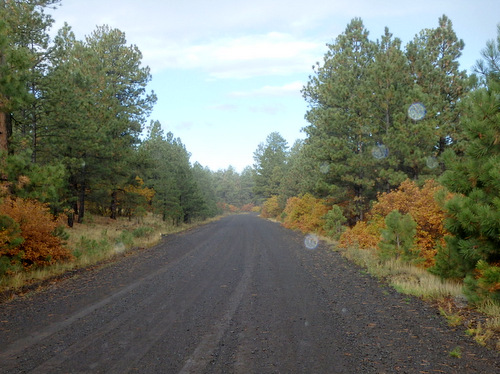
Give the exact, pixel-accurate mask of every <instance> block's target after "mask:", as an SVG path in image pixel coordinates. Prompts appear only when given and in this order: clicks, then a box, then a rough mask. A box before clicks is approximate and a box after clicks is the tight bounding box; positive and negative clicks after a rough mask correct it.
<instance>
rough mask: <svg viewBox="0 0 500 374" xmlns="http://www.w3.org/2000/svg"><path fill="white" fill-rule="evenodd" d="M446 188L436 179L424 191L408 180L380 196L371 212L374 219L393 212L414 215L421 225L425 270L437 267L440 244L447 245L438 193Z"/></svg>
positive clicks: (418, 227)
mask: <svg viewBox="0 0 500 374" xmlns="http://www.w3.org/2000/svg"><path fill="white" fill-rule="evenodd" d="M442 189H443V187H442V186H440V185H439V184H438V183H437V182H436V181H434V180H428V181H427V182H426V183H425V184H424V186H423V187H422V188H419V187H418V186H417V185H416V183H415V182H412V181H410V180H406V181H404V182H403V183H401V185H400V186H399V187H398V189H396V190H394V191H391V192H389V193H383V194H380V195H379V196H378V200H377V202H376V203H375V204H374V206H373V208H372V210H371V211H370V215H371V216H382V217H385V216H387V215H388V214H389V213H390V212H392V211H393V210H399V211H400V212H401V213H402V214H407V213H409V214H410V215H411V216H412V218H413V219H414V220H415V222H416V223H417V246H418V249H419V251H420V257H421V258H422V259H424V266H425V267H430V266H432V265H434V261H435V260H434V257H435V255H436V245H437V244H441V245H443V246H444V245H445V242H444V236H445V235H446V234H447V232H446V230H445V229H444V226H443V221H444V217H445V214H444V211H443V209H442V208H441V207H440V205H439V204H438V202H437V201H436V199H435V195H436V193H437V192H439V191H441V190H442Z"/></svg>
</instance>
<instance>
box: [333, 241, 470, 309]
mask: <svg viewBox="0 0 500 374" xmlns="http://www.w3.org/2000/svg"><path fill="white" fill-rule="evenodd" d="M340 252H341V253H342V254H343V255H344V256H345V257H346V258H347V259H349V260H350V261H352V262H354V263H356V264H357V265H359V266H361V267H363V268H366V269H367V270H368V272H369V273H370V274H372V275H374V276H375V277H377V278H381V279H385V280H387V282H388V283H389V284H390V285H391V286H392V287H394V288H395V289H396V290H397V291H398V292H400V293H403V294H406V295H413V296H417V297H421V298H423V299H429V300H439V299H443V298H446V297H455V296H460V295H462V285H461V284H460V283H457V282H452V281H446V280H442V279H441V278H439V277H438V276H435V275H434V274H431V273H429V272H428V271H427V270H425V269H422V268H419V267H416V266H414V265H411V264H408V263H405V262H403V261H401V260H397V259H390V260H387V261H381V260H380V259H379V257H378V255H377V253H376V251H375V250H370V249H359V248H349V249H345V250H344V249H342V250H340Z"/></svg>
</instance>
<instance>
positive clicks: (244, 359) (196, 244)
mask: <svg viewBox="0 0 500 374" xmlns="http://www.w3.org/2000/svg"><path fill="white" fill-rule="evenodd" d="M452 351H454V352H460V356H461V357H454V356H453V355H451V354H450V352H452ZM0 363H1V364H0V373H30V372H33V373H127V372H130V373H134V372H136V373H499V372H500V360H499V354H498V353H497V352H496V351H493V350H489V349H487V348H484V347H481V346H479V345H477V344H476V343H475V342H474V341H473V340H472V339H471V338H470V337H468V336H466V335H465V331H464V329H463V328H461V327H459V328H451V327H449V326H448V325H447V323H446V321H445V320H444V318H443V317H441V316H440V315H439V312H438V311H437V310H436V309H435V308H433V307H431V306H429V305H428V304H425V303H424V302H422V301H421V300H419V299H417V298H410V297H408V296H405V295H400V294H398V293H396V292H395V291H394V290H393V289H391V288H390V287H388V286H386V285H384V284H383V283H381V282H379V281H378V280H376V279H374V278H372V277H370V276H369V275H367V274H365V273H364V271H363V270H362V269H359V268H357V267H355V266H353V265H352V264H350V263H348V262H347V261H345V260H344V259H343V258H342V257H341V256H340V255H339V254H338V253H336V252H333V251H332V250H331V249H330V248H329V247H328V246H327V245H325V244H322V243H320V244H319V245H318V246H317V247H316V248H314V249H312V250H311V249H307V248H306V246H305V245H304V236H303V235H301V234H298V233H295V232H292V231H290V230H287V229H284V228H282V227H281V226H280V225H279V224H277V223H273V222H269V221H266V220H263V219H260V218H258V217H256V216H254V215H237V216H230V217H226V218H224V219H222V220H220V221H217V222H213V223H210V224H207V225H204V226H200V227H198V228H196V229H193V230H191V231H189V232H186V233H180V234H175V235H171V236H168V237H167V238H165V239H164V240H163V241H162V243H160V244H159V245H158V246H156V247H153V248H151V249H148V250H144V251H136V252H134V253H132V254H131V255H129V256H124V257H121V258H119V259H118V260H117V261H116V262H114V263H112V264H107V265H106V266H104V267H98V268H93V269H91V270H89V271H85V272H79V273H77V274H75V275H74V276H73V277H71V278H69V279H61V280H59V281H54V282H53V283H52V284H50V285H48V286H46V287H44V288H43V289H42V290H39V291H37V292H32V293H29V294H27V295H24V296H22V297H16V298H14V299H12V300H10V301H8V302H4V303H2V304H0Z"/></svg>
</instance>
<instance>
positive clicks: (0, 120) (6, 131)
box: [0, 111, 12, 154]
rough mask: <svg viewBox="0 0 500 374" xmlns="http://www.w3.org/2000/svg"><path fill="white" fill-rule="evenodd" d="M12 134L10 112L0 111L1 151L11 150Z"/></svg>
mask: <svg viewBox="0 0 500 374" xmlns="http://www.w3.org/2000/svg"><path fill="white" fill-rule="evenodd" d="M11 135H12V122H11V119H10V113H5V112H1V111H0V151H3V152H5V154H7V153H8V152H9V138H10V136H11Z"/></svg>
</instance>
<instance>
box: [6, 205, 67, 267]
mask: <svg viewBox="0 0 500 374" xmlns="http://www.w3.org/2000/svg"><path fill="white" fill-rule="evenodd" d="M0 215H3V216H7V217H10V218H11V219H12V220H13V221H14V222H15V223H16V224H17V225H18V226H19V229H20V232H19V235H20V237H22V239H24V240H19V244H18V245H16V246H12V245H8V243H7V242H6V240H5V237H6V235H10V236H12V234H13V231H12V230H15V226H13V225H10V226H11V228H10V229H9V230H10V231H7V230H3V231H2V232H0V238H3V240H2V241H0V245H1V247H0V256H7V257H10V258H14V257H17V258H19V259H20V260H21V262H22V264H23V266H24V267H30V266H32V265H49V264H52V263H54V262H56V261H60V260H68V259H70V258H71V257H72V256H71V253H70V252H69V250H68V249H66V248H65V247H64V246H63V243H62V240H61V238H60V237H58V236H56V235H55V234H54V232H55V231H56V229H57V227H58V226H60V222H58V221H57V220H54V217H53V216H52V214H51V213H50V210H49V207H48V206H47V205H46V204H42V203H40V202H38V201H36V200H29V199H21V198H12V197H8V198H5V199H4V200H3V203H2V204H1V205H0Z"/></svg>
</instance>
